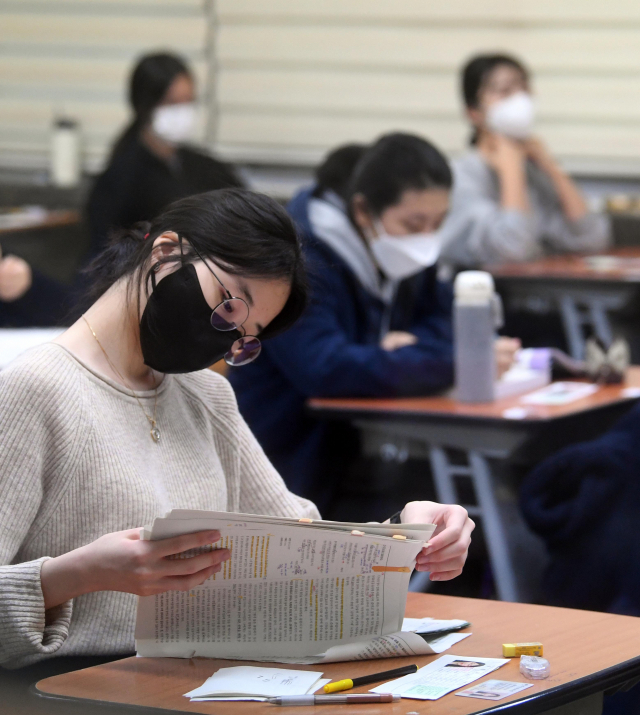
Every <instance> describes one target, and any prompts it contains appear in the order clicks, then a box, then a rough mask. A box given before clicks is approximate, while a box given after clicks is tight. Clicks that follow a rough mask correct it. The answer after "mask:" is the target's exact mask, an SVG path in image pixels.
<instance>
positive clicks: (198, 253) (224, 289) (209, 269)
mask: <svg viewBox="0 0 640 715" xmlns="http://www.w3.org/2000/svg"><path fill="white" fill-rule="evenodd" d="M189 245H190V246H191V248H193V250H194V252H195V254H196V256H198V258H199V259H200V260H201V261H202V262H203V263H204V265H205V266H206V267H207V269H208V271H209V273H211V275H212V276H213V277H214V278H215V279H216V280H217V281H218V283H220V285H221V286H222V290H223V291H224V292H225V293H226V294H227V297H228V298H229V299H233V296H232V295H231V293H230V292H229V290H228V289H227V287H226V286H225V284H224V283H223V282H222V281H221V280H220V279H219V278H218V276H217V275H216V274H215V272H214V270H213V268H211V266H210V265H209V264H208V263H207V262H206V261H205V260H204V258H203V257H202V256H201V255H200V251H198V249H197V248H196V247H195V246H194V245H192V244H189Z"/></svg>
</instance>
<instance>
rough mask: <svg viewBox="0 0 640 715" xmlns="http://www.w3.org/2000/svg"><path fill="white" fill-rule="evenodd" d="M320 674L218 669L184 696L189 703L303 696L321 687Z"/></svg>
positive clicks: (244, 667) (279, 670)
mask: <svg viewBox="0 0 640 715" xmlns="http://www.w3.org/2000/svg"><path fill="white" fill-rule="evenodd" d="M328 682H329V680H328V679H327V680H322V673H319V672H317V671H314V670H288V669H285V668H256V667H253V666H250V665H241V666H237V667H235V668H220V670H218V671H217V672H216V673H214V674H213V675H212V676H211V677H210V678H208V679H207V680H206V681H205V683H204V684H203V685H201V686H200V687H199V688H196V689H195V690H191V691H190V692H188V693H185V697H187V698H191V700H195V701H202V700H265V699H266V698H272V697H276V696H278V695H307V694H308V693H313V692H315V691H316V690H318V688H320V687H322V686H323V685H325V684H326V683H328Z"/></svg>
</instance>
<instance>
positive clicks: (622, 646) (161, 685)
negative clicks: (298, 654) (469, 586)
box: [37, 593, 640, 715]
mask: <svg viewBox="0 0 640 715" xmlns="http://www.w3.org/2000/svg"><path fill="white" fill-rule="evenodd" d="M407 616H412V617H424V616H433V617H435V618H466V619H467V620H469V621H470V622H471V623H472V626H471V628H469V629H468V630H470V631H471V632H472V633H473V635H472V636H470V637H469V638H466V639H465V640H463V641H461V642H460V643H457V644H456V645H455V646H453V648H451V649H450V650H449V651H447V653H448V654H452V655H466V656H470V657H481V656H484V657H492V658H501V657H502V649H501V644H502V643H512V642H514V641H520V642H522V641H542V643H543V644H544V654H545V656H546V657H547V658H548V659H549V662H550V663H551V676H550V677H549V678H548V679H547V680H539V681H535V680H534V681H527V680H526V679H525V678H524V677H523V676H522V675H520V673H519V671H518V666H519V660H518V659H513V660H512V661H510V662H509V663H508V664H507V665H504V666H503V667H502V668H500V669H499V670H497V671H494V673H492V674H490V675H489V676H486V678H485V680H490V679H493V678H495V679H499V680H509V681H518V682H532V683H533V687H531V688H527V689H526V690H524V691H522V692H520V693H518V694H517V695H515V696H512V697H511V698H505V699H504V700H500V701H497V702H488V701H483V700H477V699H473V698H460V697H457V696H455V695H454V694H453V693H450V694H449V695H445V696H444V697H443V698H441V699H440V700H436V701H422V700H402V701H401V702H399V703H397V704H384V705H379V706H369V705H362V706H360V705H349V706H323V707H322V713H318V711H317V710H314V709H313V707H308V708H303V707H298V708H296V711H295V713H296V715H336V713H338V712H341V713H342V712H344V713H345V714H346V713H348V714H349V715H364V714H365V713H366V714H367V715H371V714H373V715H406V714H407V713H408V712H410V711H413V712H417V713H428V714H429V715H441V714H444V713H447V715H469V714H470V713H477V712H480V711H482V712H483V713H484V714H485V715H486V714H487V713H492V712H497V711H498V708H500V712H504V710H503V709H502V708H504V704H505V703H507V702H511V701H517V702H518V706H517V707H516V706H514V707H513V708H509V709H508V711H509V712H512V711H513V712H514V715H515V713H519V712H522V713H523V715H524V714H525V713H529V714H531V713H537V712H545V711H546V709H547V708H551V707H556V706H558V705H561V704H564V703H565V702H567V701H568V700H571V699H579V698H581V697H586V696H588V695H591V694H593V693H596V692H601V691H602V690H604V689H605V688H609V687H612V686H614V685H617V684H621V683H623V682H626V681H627V680H629V679H631V678H633V677H637V676H640V646H639V645H638V643H640V618H631V617H628V616H614V615H611V614H606V613H591V612H589V611H577V610H569V609H563V608H548V607H545V606H533V605H528V604H523V603H506V602H500V601H484V600H480V599H470V598H454V597H451V596H435V595H431V594H418V593H410V594H409V598H408V601H407ZM437 657H438V656H437V655H436V656H422V657H416V658H395V659H387V660H384V661H380V660H372V661H359V662H354V663H330V664H326V665H324V666H322V665H316V666H281V667H292V668H298V669H301V670H317V671H323V672H324V674H325V677H327V678H329V677H330V678H332V679H334V680H336V679H341V678H345V677H357V676H360V675H365V674H367V673H377V672H381V671H383V670H387V669H390V668H395V667H400V666H401V665H405V664H408V663H411V662H415V663H417V664H418V665H419V666H420V667H422V666H423V665H426V664H427V663H429V662H431V661H432V660H434V659H435V658H437ZM241 664H243V665H247V664H251V663H250V662H249V661H246V662H240V661H228V660H227V661H225V660H209V659H203V658H196V659H192V660H181V659H174V658H127V659H125V660H120V661H116V662H114V663H107V664H105V665H99V666H96V667H94V668H87V669H86V670H80V671H75V672H72V673H66V674H64V675H58V676H55V677H53V678H47V679H45V680H41V681H40V682H39V683H38V684H37V691H38V692H39V693H40V694H42V695H48V696H58V697H63V698H86V699H89V700H94V701H95V700H98V701H107V702H110V703H121V704H123V703H126V704H129V705H134V706H139V707H140V708H142V710H141V711H142V712H144V708H164V709H168V710H174V711H176V710H177V711H181V712H189V713H209V714H211V715H213V713H215V715H239V713H242V715H258V714H259V713H260V714H264V713H267V712H273V713H276V710H274V709H273V708H274V706H272V705H268V704H267V703H252V702H243V703H242V704H240V703H233V702H226V703H224V702H219V703H213V702H209V703H192V702H190V701H189V700H188V699H187V698H185V697H183V694H184V693H186V692H188V691H189V690H192V689H193V688H195V687H198V686H199V685H202V683H204V681H205V680H206V679H207V678H208V677H209V676H211V675H212V674H213V673H214V672H215V671H216V670H218V669H219V668H224V667H230V666H233V665H241ZM253 665H260V664H258V663H254V664H253ZM276 667H278V665H277V664H276ZM603 671H605V672H603ZM368 687H372V686H368ZM366 690H367V686H365V687H361V688H354V690H353V691H352V692H366ZM345 707H348V710H344V708H345ZM494 708H495V710H494ZM277 712H280V711H277ZM283 712H284V711H283Z"/></svg>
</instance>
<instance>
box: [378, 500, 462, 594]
mask: <svg viewBox="0 0 640 715" xmlns="http://www.w3.org/2000/svg"><path fill="white" fill-rule="evenodd" d="M387 521H388V520H387ZM400 523H402V524H435V525H436V530H435V532H434V535H433V536H432V537H431V539H430V540H429V543H428V544H427V545H426V546H425V547H424V548H423V549H422V551H421V552H420V553H419V554H418V556H417V558H416V571H429V572H430V580H431V581H449V580H451V579H452V578H455V577H456V576H459V575H460V574H461V573H462V568H463V566H464V564H465V561H466V560H467V554H468V552H469V544H470V543H471V532H472V531H473V530H474V529H475V528H476V525H475V523H474V522H473V520H472V519H470V518H469V515H468V514H467V510H466V509H464V508H463V507H461V506H458V505H457V504H438V503H436V502H432V501H412V502H409V503H408V504H406V505H405V507H404V509H403V510H402V512H401V514H400Z"/></svg>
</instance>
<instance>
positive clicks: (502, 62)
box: [461, 54, 530, 130]
mask: <svg viewBox="0 0 640 715" xmlns="http://www.w3.org/2000/svg"><path fill="white" fill-rule="evenodd" d="M461 80H462V97H463V100H464V104H465V107H466V111H467V117H468V118H469V121H470V122H471V124H472V125H473V126H474V128H475V129H476V130H481V129H482V128H484V127H485V125H486V119H487V112H488V110H489V108H490V107H491V106H493V105H496V104H497V103H498V102H502V101H504V100H505V99H508V98H509V97H511V96H513V95H514V94H517V93H518V92H526V93H529V92H530V76H529V71H528V70H527V68H526V67H525V66H524V64H523V63H522V62H520V60H518V59H516V58H515V57H511V56H510V55H503V54H484V55H478V56H476V57H473V58H472V59H471V60H469V61H468V62H467V64H466V65H465V66H464V68H463V70H462V77H461Z"/></svg>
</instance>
